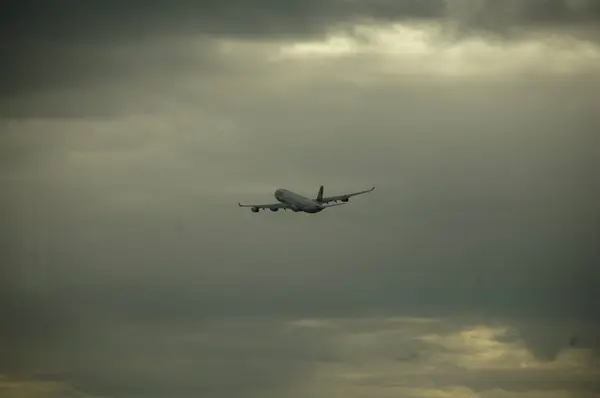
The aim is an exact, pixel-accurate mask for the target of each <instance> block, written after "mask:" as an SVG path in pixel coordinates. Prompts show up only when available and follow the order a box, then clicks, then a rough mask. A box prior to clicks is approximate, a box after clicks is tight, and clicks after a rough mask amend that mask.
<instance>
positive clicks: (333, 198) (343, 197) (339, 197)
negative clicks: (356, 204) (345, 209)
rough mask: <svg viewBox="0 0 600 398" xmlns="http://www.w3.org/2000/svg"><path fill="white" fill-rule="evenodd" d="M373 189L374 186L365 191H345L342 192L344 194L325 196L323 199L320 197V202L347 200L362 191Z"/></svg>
mask: <svg viewBox="0 0 600 398" xmlns="http://www.w3.org/2000/svg"><path fill="white" fill-rule="evenodd" d="M374 189H375V187H373V188H371V189H367V190H366V191H360V192H353V193H347V194H344V195H337V196H327V197H324V198H323V199H321V202H322V203H329V202H337V201H339V200H342V201H347V200H348V199H350V198H351V197H352V196H356V195H361V194H363V193H367V192H371V191H372V190H374Z"/></svg>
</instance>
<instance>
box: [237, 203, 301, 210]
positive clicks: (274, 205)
mask: <svg viewBox="0 0 600 398" xmlns="http://www.w3.org/2000/svg"><path fill="white" fill-rule="evenodd" d="M238 206H239V207H253V208H255V209H271V210H274V209H277V210H279V209H291V208H292V206H290V205H288V204H287V203H271V204H268V205H243V204H241V203H239V202H238Z"/></svg>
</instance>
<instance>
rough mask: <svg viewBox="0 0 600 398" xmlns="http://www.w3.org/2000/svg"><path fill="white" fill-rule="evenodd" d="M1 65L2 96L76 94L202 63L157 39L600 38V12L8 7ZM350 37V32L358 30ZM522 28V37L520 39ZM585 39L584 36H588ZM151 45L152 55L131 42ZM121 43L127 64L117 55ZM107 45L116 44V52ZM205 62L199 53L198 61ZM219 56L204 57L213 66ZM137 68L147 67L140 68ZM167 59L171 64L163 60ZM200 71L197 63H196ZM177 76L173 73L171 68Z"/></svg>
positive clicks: (453, 6)
mask: <svg viewBox="0 0 600 398" xmlns="http://www.w3.org/2000/svg"><path fill="white" fill-rule="evenodd" d="M1 18H2V19H1V20H0V26H1V28H0V29H1V31H0V33H1V34H2V36H3V37H4V38H5V40H3V42H2V45H1V46H0V53H2V55H3V57H2V58H3V59H5V60H6V61H4V62H3V63H2V66H1V67H0V68H1V69H0V72H1V73H0V75H1V76H2V84H1V86H2V94H3V96H6V95H10V97H11V100H14V98H13V96H15V95H17V94H18V93H20V92H23V91H25V92H29V91H31V90H34V91H39V90H46V89H47V88H52V87H65V86H71V87H73V86H75V87H76V86H77V85H78V84H80V83H81V82H82V81H88V80H89V79H95V80H101V81H103V82H106V80H107V79H110V78H114V77H121V78H131V77H132V76H135V75H139V74H150V73H153V72H154V73H164V72H165V69H164V68H161V66H160V65H161V64H163V65H164V64H165V63H170V64H172V65H174V64H178V65H180V67H185V65H189V60H190V58H193V57H194V55H192V54H190V52H189V50H182V49H180V48H178V46H177V44H174V43H173V44H172V46H160V49H161V50H160V51H156V50H155V49H154V44H156V43H155V40H156V41H164V40H168V39H166V38H169V37H171V38H173V37H181V36H182V35H196V36H198V35H203V36H209V37H237V38H247V39H265V38H269V39H274V40H291V39H299V38H306V37H314V36H323V35H324V34H326V33H327V32H328V31H329V30H330V29H332V28H335V27H337V28H341V27H350V26H351V25H352V24H353V23H356V22H361V21H362V22H364V21H374V22H376V23H377V22H393V21H400V22H403V21H423V22H428V23H434V24H442V25H443V26H445V27H446V28H447V29H446V33H447V35H448V37H456V35H459V36H463V35H465V34H466V35H469V36H471V35H481V34H485V35H500V36H503V37H511V36H516V37H520V36H521V35H522V33H523V30H524V31H525V32H528V31H530V30H532V29H533V30H534V31H535V30H539V29H543V30H544V31H545V32H546V33H547V34H552V33H553V32H555V31H556V30H557V29H558V30H559V31H562V30H565V29H566V32H567V34H570V35H575V34H584V35H585V36H586V37H587V38H590V37H591V38H593V39H594V40H596V39H597V34H596V33H597V29H596V28H594V27H595V26H598V25H599V24H598V23H597V22H598V19H599V18H600V6H599V5H598V3H597V2H595V1H591V0H552V1H538V0H528V1H519V2H513V1H505V2H499V1H491V0H479V1H460V0H455V1H452V0H431V1H416V0H413V1H402V2H398V1H387V0H378V1H348V0H310V1H306V0H303V1H295V0H288V1H281V2H276V1H267V0H265V1H258V2H256V1H255V2H252V3H248V2H246V1H232V0H229V1H221V0H219V1H200V2H190V1H182V0H178V1H152V2H127V3H123V2H118V1H104V2H101V1H79V2H75V1H58V2H53V3H52V4H49V3H46V2H41V1H33V0H30V1H22V2H12V1H11V2H8V3H5V5H3V13H2V17H1ZM350 30H351V29H350ZM515 30H516V31H515ZM582 32H583V33H582ZM142 38H143V39H145V40H147V43H148V44H147V45H146V46H145V48H139V47H135V48H134V47H131V46H129V45H128V44H129V43H131V42H132V41H133V42H135V41H138V40H140V39H142ZM113 44H118V45H119V46H120V48H121V51H123V52H129V55H128V57H125V58H118V59H116V58H115V57H114V48H113ZM107 46H109V47H108V48H107ZM197 55H198V54H197V53H196V56H197ZM214 57H215V54H213V53H211V52H210V51H207V52H203V54H202V58H203V60H204V62H205V63H206V64H207V66H211V67H213V68H215V67H216V68H223V67H224V65H222V64H220V65H214V64H213V62H212V61H211V60H212V59H213V58H214ZM133 60H136V61H137V62H139V64H141V63H145V64H146V65H147V68H145V70H140V69H139V67H138V66H137V65H139V64H138V63H136V62H132V61H133ZM161 60H162V61H161ZM196 66H198V65H196ZM170 71H171V73H173V70H172V69H170Z"/></svg>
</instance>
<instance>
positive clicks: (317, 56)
mask: <svg viewBox="0 0 600 398" xmlns="http://www.w3.org/2000/svg"><path fill="white" fill-rule="evenodd" d="M274 59H278V60H280V61H281V60H287V61H290V60H295V61H296V62H302V64H303V65H307V63H308V64H310V61H319V63H317V64H316V65H318V67H319V68H322V67H323V64H322V63H321V62H322V61H323V60H324V59H330V60H336V59H337V60H338V62H337V63H340V62H341V61H342V60H352V61H357V59H361V60H367V61H365V62H361V63H360V65H361V68H363V69H364V70H365V71H370V72H371V73H384V74H386V76H388V77H389V76H393V75H399V76H402V75H432V76H443V77H468V76H489V77H493V76H506V75H514V74H517V75H519V74H521V75H522V74H525V75H527V74H539V73H543V74H553V75H555V74H558V75H575V74H580V73H598V72H600V49H599V48H598V46H597V45H595V44H593V43H591V42H587V41H584V40H578V39H576V38H574V37H572V36H569V35H567V34H564V35H560V34H554V35H539V34H538V35H537V36H533V35H530V36H525V37H524V38H522V39H520V40H515V41H506V42H502V41H491V40H489V39H487V38H485V37H470V38H465V39H463V40H458V41H449V40H446V39H445V38H444V28H443V27H442V26H440V25H431V24H390V25H385V26H382V25H376V26H374V25H361V26H356V27H355V29H354V31H353V34H352V35H350V34H348V33H346V32H336V33H332V34H331V35H330V36H329V37H328V38H326V39H324V40H322V41H312V42H297V43H290V44H286V45H282V46H280V48H279V52H278V56H277V57H274Z"/></svg>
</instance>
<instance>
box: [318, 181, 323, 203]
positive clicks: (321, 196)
mask: <svg viewBox="0 0 600 398" xmlns="http://www.w3.org/2000/svg"><path fill="white" fill-rule="evenodd" d="M322 201H323V185H321V187H320V188H319V193H317V202H319V203H321V202H322Z"/></svg>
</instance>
